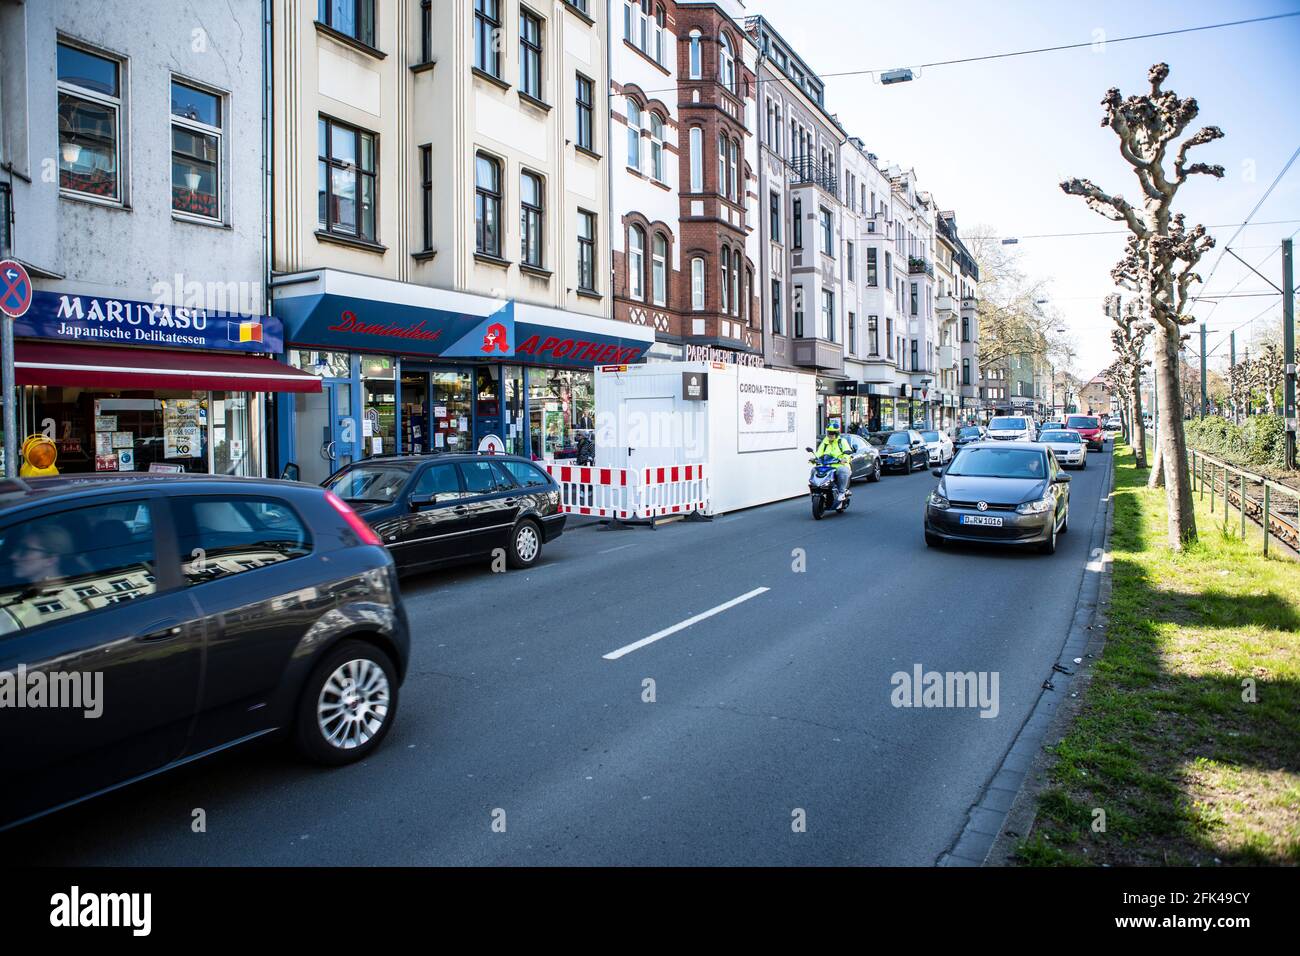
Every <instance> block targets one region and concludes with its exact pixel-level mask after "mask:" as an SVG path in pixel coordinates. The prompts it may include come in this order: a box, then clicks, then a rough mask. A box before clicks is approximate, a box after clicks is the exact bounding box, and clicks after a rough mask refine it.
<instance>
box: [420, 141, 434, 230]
mask: <svg viewBox="0 0 1300 956" xmlns="http://www.w3.org/2000/svg"><path fill="white" fill-rule="evenodd" d="M420 217H421V222H420V239H421V242H422V245H421V246H420V248H421V249H422V250H423V251H425V252H429V251H431V250H432V249H433V146H431V145H428V146H421V147H420Z"/></svg>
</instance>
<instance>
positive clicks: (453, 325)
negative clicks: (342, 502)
mask: <svg viewBox="0 0 1300 956" xmlns="http://www.w3.org/2000/svg"><path fill="white" fill-rule="evenodd" d="M273 9H274V24H273V35H274V37H275V46H274V50H273V63H274V71H273V73H274V75H273V103H274V115H275V129H276V131H277V139H276V142H275V145H274V161H273V182H274V190H273V192H274V196H275V205H274V224H275V226H274V242H273V249H272V255H273V267H274V278H273V279H272V286H273V289H274V309H275V314H276V315H277V316H279V317H280V318H281V319H282V320H283V322H284V324H285V335H286V343H287V349H286V351H287V356H288V361H289V363H290V365H291V366H292V367H295V368H300V369H304V370H309V371H312V372H313V373H315V374H316V375H318V376H320V377H321V378H322V379H323V384H324V392H323V393H322V395H320V396H304V397H302V398H300V399H299V401H298V402H296V403H295V405H294V407H293V408H285V409H283V410H282V412H283V414H281V415H280V417H279V418H278V420H277V432H278V437H279V442H278V445H279V451H280V460H281V462H283V463H285V464H288V463H292V464H295V465H297V466H298V468H299V469H300V471H301V474H302V476H303V477H304V478H305V479H307V480H319V479H320V478H322V477H323V476H324V475H325V474H328V473H330V472H331V471H333V470H335V469H337V468H339V467H341V466H342V465H343V464H345V463H347V462H349V461H351V460H354V459H358V458H365V457H369V456H372V455H382V454H391V453H394V452H403V453H415V454H419V453H424V452H428V451H437V450H453V451H464V450H473V449H475V448H478V447H479V446H480V445H481V444H482V443H483V442H484V441H489V440H497V441H499V442H500V443H501V445H503V446H504V448H505V449H506V450H507V451H508V452H514V453H521V454H532V455H535V456H536V457H538V458H552V457H555V456H559V455H565V454H571V452H572V449H573V447H574V445H575V444H576V439H577V436H578V434H579V433H580V432H581V431H582V430H584V429H590V428H592V427H594V396H593V387H592V368H593V366H594V365H596V364H605V363H619V364H621V363H625V362H631V361H640V360H642V359H643V358H644V357H645V356H646V354H647V353H648V351H649V349H650V347H651V346H652V345H653V342H654V333H653V331H652V330H651V329H650V328H649V327H648V326H642V325H636V324H632V323H628V322H618V321H616V320H615V319H614V288H613V284H614V278H613V272H612V270H611V256H610V249H609V241H608V237H609V234H610V224H609V222H608V218H609V213H608V210H609V208H610V200H609V172H608V170H609V164H610V163H611V162H615V161H617V162H619V163H621V161H622V154H621V153H620V152H619V150H620V149H621V148H622V147H623V144H622V143H619V144H617V145H616V144H613V143H611V142H610V141H609V128H608V123H607V122H605V121H604V118H605V117H607V116H608V115H609V95H608V91H609V83H608V76H607V64H606V57H607V42H608V30H607V26H608V10H607V9H606V8H605V6H604V5H603V4H602V3H600V2H598V0H562V2H555V3H550V4H541V3H534V2H531V0H472V2H469V0H467V2H464V3H460V2H457V3H443V2H430V0H349V2H346V3H338V2H324V0H320V2H312V0H277V2H275V3H274V6H273ZM615 157H617V159H615Z"/></svg>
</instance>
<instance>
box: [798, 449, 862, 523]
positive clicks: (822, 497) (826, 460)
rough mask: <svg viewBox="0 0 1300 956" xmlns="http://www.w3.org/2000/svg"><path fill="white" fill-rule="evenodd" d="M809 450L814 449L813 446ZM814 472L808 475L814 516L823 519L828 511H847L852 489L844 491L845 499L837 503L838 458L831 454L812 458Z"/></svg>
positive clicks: (818, 519)
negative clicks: (836, 474)
mask: <svg viewBox="0 0 1300 956" xmlns="http://www.w3.org/2000/svg"><path fill="white" fill-rule="evenodd" d="M808 451H812V449H811V448H809V449H808ZM812 466H813V470H812V474H810V475H809V476H808V492H809V493H810V494H811V495H812V516H813V518H814V519H816V520H817V521H821V519H822V515H824V514H825V513H826V512H827V511H846V510H848V507H849V499H850V498H852V497H853V492H852V490H846V491H845V492H844V500H843V501H841V502H840V503H839V505H836V504H835V469H836V467H837V465H836V459H835V458H833V457H832V456H830V455H823V456H822V457H820V458H814V459H812Z"/></svg>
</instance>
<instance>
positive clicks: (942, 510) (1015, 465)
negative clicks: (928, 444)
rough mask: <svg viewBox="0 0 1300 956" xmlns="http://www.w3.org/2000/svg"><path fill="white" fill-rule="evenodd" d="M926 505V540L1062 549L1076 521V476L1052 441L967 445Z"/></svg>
mask: <svg viewBox="0 0 1300 956" xmlns="http://www.w3.org/2000/svg"><path fill="white" fill-rule="evenodd" d="M934 474H935V475H936V476H937V477H939V479H940V480H939V486H938V487H937V488H935V489H934V491H933V492H931V493H930V496H929V498H928V499H927V500H926V505H925V543H926V544H928V545H930V546H931V547H937V546H939V545H942V544H944V543H946V542H948V541H978V542H983V543H986V544H1015V545H1037V546H1038V548H1039V550H1040V551H1042V552H1043V553H1044V554H1051V553H1053V552H1054V551H1055V550H1056V536H1057V535H1058V534H1064V533H1065V532H1066V531H1067V530H1068V529H1069V524H1070V484H1069V482H1070V476H1069V475H1067V474H1066V473H1065V472H1064V471H1063V470H1062V469H1061V467H1060V465H1059V464H1058V463H1057V461H1056V456H1055V455H1054V454H1053V453H1052V450H1051V448H1050V447H1048V446H1045V445H1039V444H1035V443H1032V442H1019V441H1016V442H1013V441H988V442H978V443H976V444H973V445H967V446H966V447H964V448H962V449H961V450H960V451H958V452H957V457H956V458H954V459H953V461H952V464H950V465H949V466H948V468H947V469H946V470H943V469H938V468H936V469H935V470H934Z"/></svg>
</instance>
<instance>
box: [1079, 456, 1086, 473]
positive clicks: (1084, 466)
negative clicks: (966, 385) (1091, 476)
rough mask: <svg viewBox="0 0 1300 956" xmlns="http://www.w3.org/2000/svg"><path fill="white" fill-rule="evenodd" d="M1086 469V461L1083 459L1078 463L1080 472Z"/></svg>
mask: <svg viewBox="0 0 1300 956" xmlns="http://www.w3.org/2000/svg"><path fill="white" fill-rule="evenodd" d="M1087 467H1088V459H1086V458H1085V459H1084V460H1083V461H1081V462H1079V470H1080V471H1083V470H1084V469H1085V468H1087Z"/></svg>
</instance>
